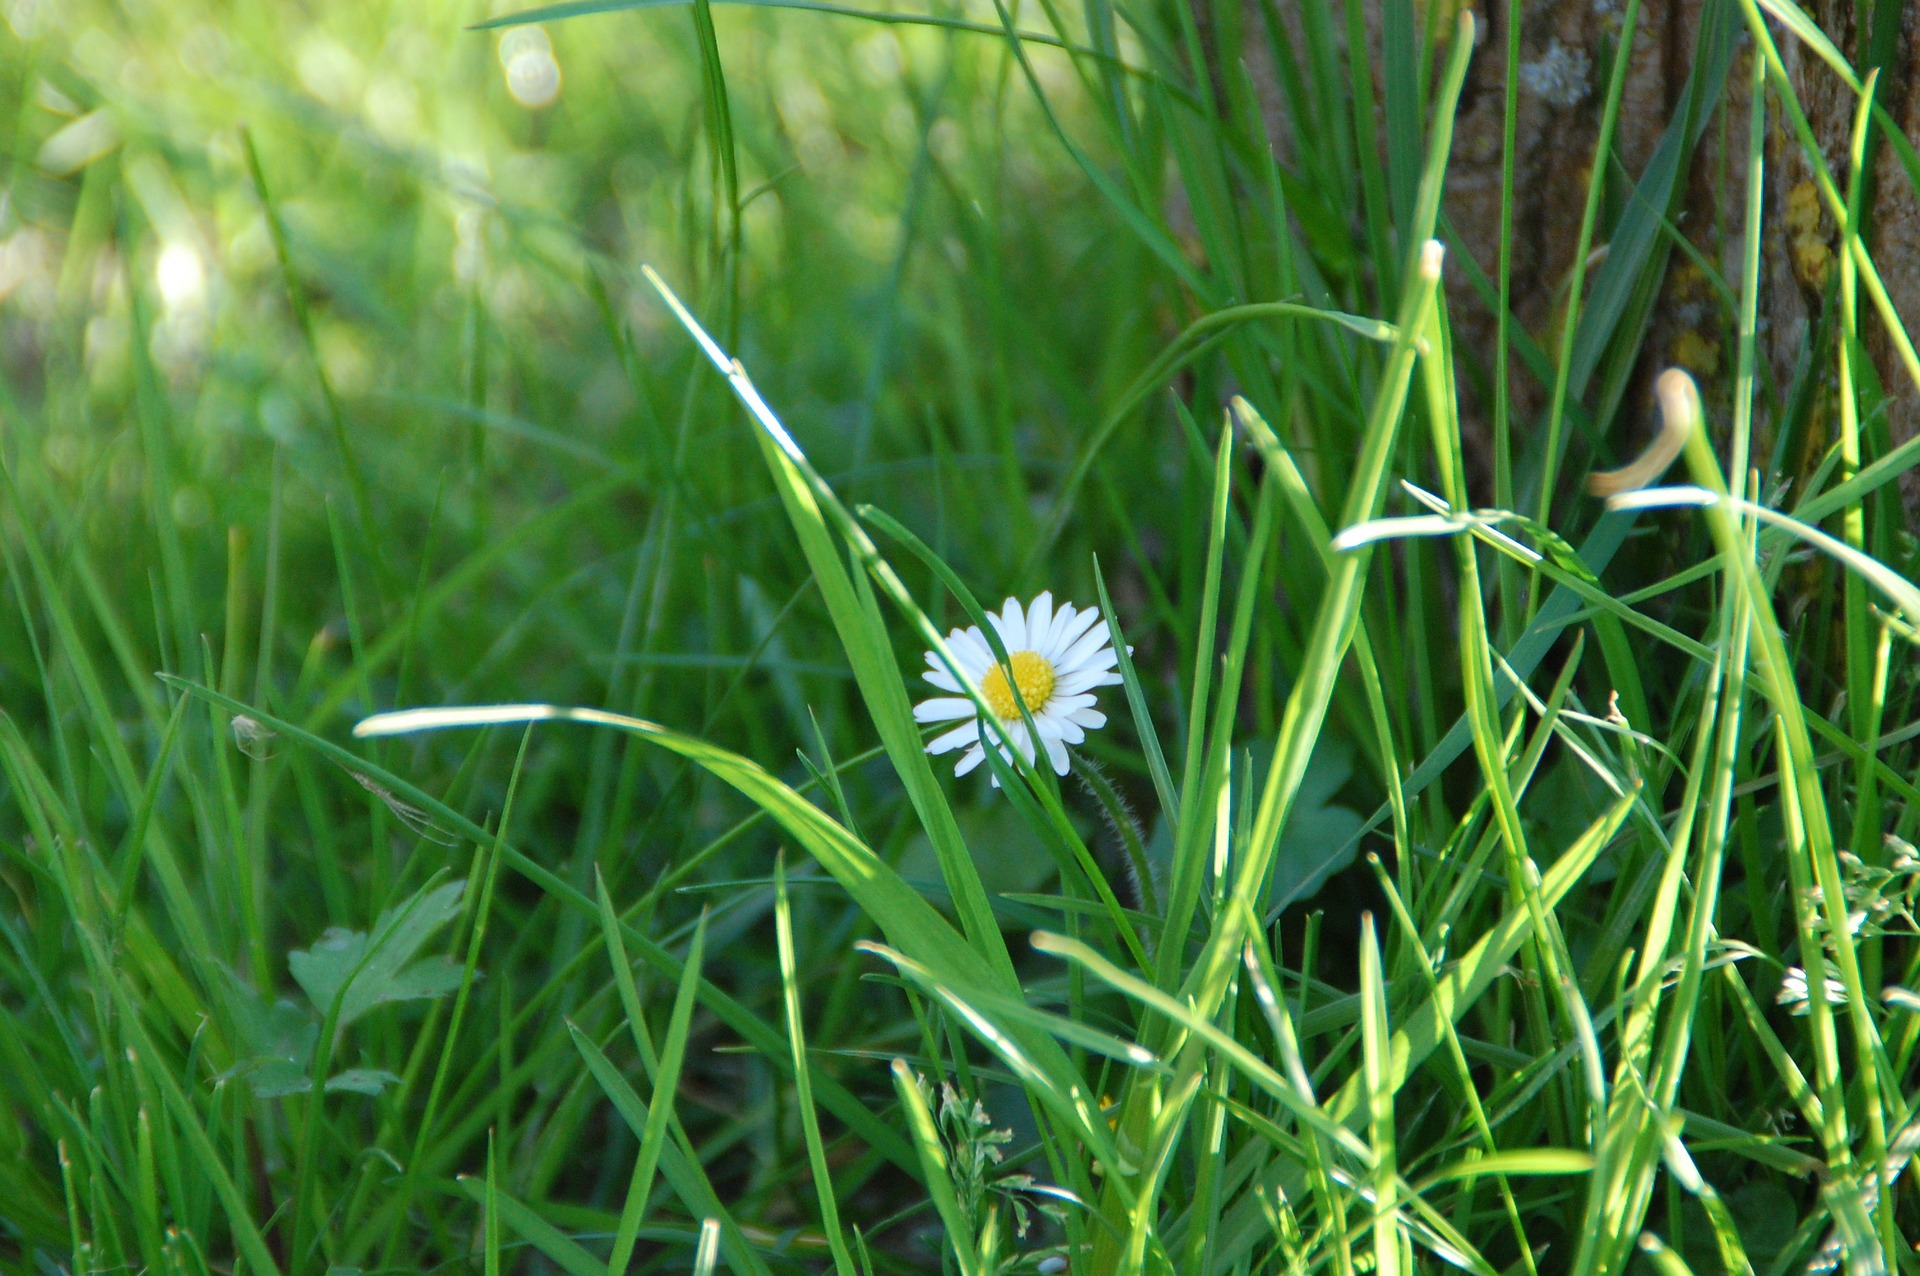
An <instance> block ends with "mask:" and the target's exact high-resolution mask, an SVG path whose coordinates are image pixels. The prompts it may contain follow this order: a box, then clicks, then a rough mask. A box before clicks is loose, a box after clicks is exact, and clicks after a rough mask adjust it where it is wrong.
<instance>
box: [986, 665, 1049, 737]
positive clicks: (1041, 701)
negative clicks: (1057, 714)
mask: <svg viewBox="0 0 1920 1276" xmlns="http://www.w3.org/2000/svg"><path fill="white" fill-rule="evenodd" d="M1015 687H1018V688H1019V689H1020V699H1021V700H1024V701H1026V702H1027V708H1028V709H1030V710H1032V711H1033V712H1034V713H1038V712H1040V711H1041V710H1042V709H1044V708H1046V707H1047V701H1048V700H1050V699H1052V698H1053V664H1052V662H1050V661H1049V660H1048V659H1047V658H1046V657H1045V656H1043V655H1041V654H1040V653H1039V652H1037V651H1016V652H1014V653H1013V654H1012V655H1010V656H1008V657H1007V663H1006V664H1004V665H995V666H994V667H993V668H991V669H989V670H987V676H986V677H984V678H982V679H980V695H981V696H982V697H983V698H984V699H985V700H986V702H987V708H989V709H991V710H993V712H994V716H996V717H998V718H1001V719H1003V720H1005V721H1008V722H1017V721H1019V718H1020V705H1019V702H1018V701H1016V700H1015V699H1014V698H1013V690H1014V688H1015Z"/></svg>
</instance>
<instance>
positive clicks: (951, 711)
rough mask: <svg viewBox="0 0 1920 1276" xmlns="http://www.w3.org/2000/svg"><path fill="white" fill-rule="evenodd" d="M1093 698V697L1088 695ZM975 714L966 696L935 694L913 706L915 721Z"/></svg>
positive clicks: (944, 720)
mask: <svg viewBox="0 0 1920 1276" xmlns="http://www.w3.org/2000/svg"><path fill="white" fill-rule="evenodd" d="M1088 699H1092V697H1088ZM972 716H973V701H971V700H969V699H967V698H966V697H965V696H935V697H934V698H933V699H931V700H922V701H921V702H920V703H919V704H917V705H915V706H913V720H914V721H915V722H948V721H951V720H952V719H954V718H970V717H972Z"/></svg>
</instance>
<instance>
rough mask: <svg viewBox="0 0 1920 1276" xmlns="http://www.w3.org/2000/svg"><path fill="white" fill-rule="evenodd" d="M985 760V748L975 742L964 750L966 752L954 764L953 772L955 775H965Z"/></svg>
mask: <svg viewBox="0 0 1920 1276" xmlns="http://www.w3.org/2000/svg"><path fill="white" fill-rule="evenodd" d="M986 760H987V754H986V750H984V749H982V748H981V747H980V746H979V745H977V744H976V745H974V746H973V747H972V748H971V749H968V750H967V751H966V754H965V755H964V756H962V757H961V759H960V761H959V762H957V763H955V764H954V768H953V773H954V774H955V775H957V776H958V775H965V774H966V773H967V772H969V771H971V770H973V768H975V767H977V766H979V765H980V764H981V763H982V762H985V761H986Z"/></svg>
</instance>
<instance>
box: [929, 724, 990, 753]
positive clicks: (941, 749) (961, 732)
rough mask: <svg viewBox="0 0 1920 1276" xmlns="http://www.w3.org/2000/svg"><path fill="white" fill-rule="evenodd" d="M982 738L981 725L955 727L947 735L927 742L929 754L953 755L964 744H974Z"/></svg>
mask: <svg viewBox="0 0 1920 1276" xmlns="http://www.w3.org/2000/svg"><path fill="white" fill-rule="evenodd" d="M979 738H980V724H979V723H978V722H968V723H965V724H963V725H961V726H957V727H955V728H954V729H953V730H951V731H949V732H947V733H946V734H945V735H937V736H935V737H934V738H933V739H932V740H929V741H928V742H927V752H928V753H951V752H952V751H953V750H955V749H957V748H959V747H960V746H961V745H963V744H972V743H973V742H974V741H976V740H978V739H979Z"/></svg>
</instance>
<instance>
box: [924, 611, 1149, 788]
mask: <svg viewBox="0 0 1920 1276" xmlns="http://www.w3.org/2000/svg"><path fill="white" fill-rule="evenodd" d="M987 620H988V621H989V622H990V623H991V624H992V625H993V627H994V629H995V631H996V632H998V633H999V635H1000V643H1001V645H1002V646H1003V647H1005V648H1006V652H1007V663H1006V664H1004V665H1002V664H998V663H996V662H995V661H994V658H993V649H992V648H991V647H989V646H988V645H987V638H986V635H985V634H983V633H981V632H980V626H978V625H970V626H968V627H967V628H966V629H956V630H954V631H953V632H952V633H951V634H948V635H947V649H948V650H949V651H951V652H952V653H953V657H954V659H955V660H956V661H957V662H958V663H959V665H960V667H961V668H962V669H964V670H965V671H966V674H967V677H969V678H971V679H972V680H973V683H974V685H975V686H977V687H979V688H980V697H981V699H983V700H985V701H986V702H987V707H988V708H990V709H992V710H993V716H994V717H996V718H998V719H999V720H1000V725H1001V726H1002V727H1004V728H1005V729H1006V734H1007V737H1008V738H1010V739H1011V740H1012V741H1013V742H1014V747H1016V748H1018V749H1019V750H1020V753H1021V756H1023V757H1025V758H1026V759H1027V761H1029V762H1031V761H1033V757H1034V740H1033V737H1032V733H1031V732H1029V731H1028V730H1027V724H1026V723H1025V722H1024V721H1023V720H1022V719H1021V717H1020V703H1019V701H1016V700H1015V699H1014V694H1013V693H1014V690H1015V689H1016V688H1018V690H1019V692H1020V700H1024V701H1025V702H1026V706H1027V710H1028V712H1030V713H1031V714H1032V715H1033V724H1034V726H1035V727H1037V728H1039V732H1040V740H1039V743H1040V744H1041V745H1042V746H1043V747H1044V748H1045V749H1046V751H1047V759H1048V761H1050V762H1052V763H1053V769H1054V773H1055V774H1057V775H1065V774H1066V773H1067V746H1068V745H1070V744H1079V743H1080V742H1081V741H1082V740H1084V739H1086V738H1087V732H1088V731H1089V730H1098V729H1099V728H1101V727H1104V726H1105V725H1107V715H1106V714H1104V713H1102V712H1100V711H1099V710H1098V709H1096V708H1094V707H1093V703H1094V698H1093V689H1094V688H1095V687H1105V686H1111V685H1113V684H1114V683H1117V682H1119V681H1120V675H1119V674H1118V673H1115V672H1114V663H1115V660H1116V657H1115V656H1114V654H1113V647H1112V646H1111V645H1110V644H1109V641H1108V638H1107V627H1106V625H1104V624H1102V623H1100V609H1099V608H1098V607H1088V608H1086V609H1085V610H1082V609H1080V608H1077V607H1075V606H1074V605H1073V604H1072V603H1063V604H1061V606H1060V609H1059V610H1058V611H1056V610H1054V606H1053V594H1052V593H1050V592H1049V593H1043V594H1041V595H1040V596H1039V597H1038V598H1036V599H1034V600H1033V603H1032V604H1031V605H1030V606H1028V607H1027V608H1026V609H1025V610H1022V609H1021V606H1020V601H1019V599H1017V598H1009V599H1007V601H1006V605H1005V606H1004V607H1002V608H1001V610H1000V614H999V615H997V616H996V615H994V614H992V613H991V612H989V613H988V614H987ZM927 665H928V666H929V668H928V671H927V672H926V673H925V674H923V675H922V676H923V677H924V678H926V680H927V681H928V682H930V683H932V684H933V685H934V686H936V687H938V688H940V690H942V691H950V692H952V693H953V694H952V695H947V696H935V697H934V698H933V699H931V700H922V701H921V702H920V703H919V704H917V705H915V706H914V707H913V716H914V719H915V720H916V721H919V722H949V721H953V720H955V719H959V718H965V719H967V721H966V722H963V723H962V724H961V725H960V726H957V727H955V728H954V729H953V730H951V731H948V732H947V733H946V734H944V735H938V736H935V737H934V738H933V739H932V740H930V741H928V743H927V752H928V753H949V752H951V751H952V750H954V749H958V748H961V747H963V746H966V747H967V751H966V753H965V754H964V755H962V756H961V758H960V762H959V764H958V765H957V766H955V767H954V768H953V773H954V774H955V775H965V774H966V773H967V772H969V771H971V770H973V769H974V768H975V767H977V766H979V765H980V764H981V763H982V762H983V761H985V760H986V756H987V755H986V749H985V743H984V742H983V741H982V740H981V734H980V719H979V712H978V710H977V708H976V707H975V705H974V703H973V701H972V700H970V699H968V698H967V696H966V694H965V692H964V691H963V690H962V689H961V686H960V683H959V682H958V681H957V680H956V679H955V678H954V676H953V675H952V674H950V673H948V672H947V670H946V668H945V666H943V665H942V664H941V663H940V660H939V657H937V656H935V655H934V654H933V653H932V652H931V651H929V652H928V653H927ZM994 743H995V744H996V746H997V747H998V748H999V749H1000V756H1001V757H1003V758H1006V759H1007V761H1008V762H1009V763H1011V762H1012V760H1013V759H1012V757H1011V756H1010V755H1009V754H1008V752H1007V748H1006V745H1005V744H1003V743H1000V741H999V740H998V739H997V738H996V739H995V741H994ZM993 782H994V784H995V785H998V784H999V783H1000V781H999V778H998V777H995V779H994V781H993Z"/></svg>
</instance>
